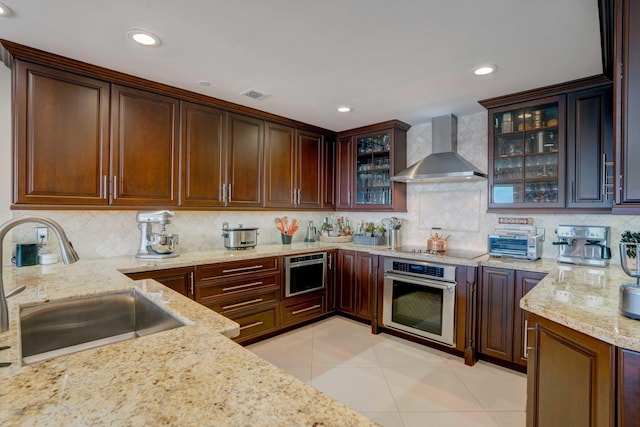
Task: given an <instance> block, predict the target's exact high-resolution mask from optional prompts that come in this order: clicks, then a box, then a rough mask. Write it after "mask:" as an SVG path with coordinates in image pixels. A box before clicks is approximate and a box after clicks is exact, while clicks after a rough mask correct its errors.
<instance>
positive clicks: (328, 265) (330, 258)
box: [327, 254, 333, 270]
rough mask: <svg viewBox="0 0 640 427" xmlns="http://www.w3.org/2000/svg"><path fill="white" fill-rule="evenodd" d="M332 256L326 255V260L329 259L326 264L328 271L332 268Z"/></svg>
mask: <svg viewBox="0 0 640 427" xmlns="http://www.w3.org/2000/svg"><path fill="white" fill-rule="evenodd" d="M332 255H333V254H328V255H327V256H328V258H329V259H328V260H327V261H328V263H327V268H328V269H329V270H331V269H332V268H333V267H331V260H332Z"/></svg>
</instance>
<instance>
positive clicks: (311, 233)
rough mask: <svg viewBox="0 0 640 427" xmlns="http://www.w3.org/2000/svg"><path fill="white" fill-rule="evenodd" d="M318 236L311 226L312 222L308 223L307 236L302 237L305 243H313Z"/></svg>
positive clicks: (314, 228)
mask: <svg viewBox="0 0 640 427" xmlns="http://www.w3.org/2000/svg"><path fill="white" fill-rule="evenodd" d="M317 236H318V230H317V229H316V227H315V226H314V225H313V221H309V225H308V226H307V234H306V236H304V241H305V242H315V241H316V238H317Z"/></svg>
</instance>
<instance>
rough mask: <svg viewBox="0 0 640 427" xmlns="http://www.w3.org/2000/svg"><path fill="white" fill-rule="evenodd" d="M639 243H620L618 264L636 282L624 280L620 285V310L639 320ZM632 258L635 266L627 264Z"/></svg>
mask: <svg viewBox="0 0 640 427" xmlns="http://www.w3.org/2000/svg"><path fill="white" fill-rule="evenodd" d="M638 249H640V243H627V242H621V243H620V265H621V266H622V269H623V270H624V272H625V273H627V275H629V276H631V277H633V278H635V279H636V282H635V283H634V282H624V283H623V284H622V285H620V306H619V308H620V312H621V313H622V314H624V315H625V316H627V317H630V318H632V319H639V320H640V256H639V253H638ZM631 260H633V261H634V262H633V264H635V266H633V265H632V266H629V261H631Z"/></svg>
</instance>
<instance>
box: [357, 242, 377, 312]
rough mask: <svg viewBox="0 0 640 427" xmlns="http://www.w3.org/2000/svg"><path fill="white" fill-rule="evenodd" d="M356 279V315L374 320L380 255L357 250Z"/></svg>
mask: <svg viewBox="0 0 640 427" xmlns="http://www.w3.org/2000/svg"><path fill="white" fill-rule="evenodd" d="M355 279H356V284H355V285H356V286H355V291H356V295H355V300H356V309H355V315H356V316H358V317H361V318H363V319H366V320H372V318H373V310H374V302H375V301H374V299H375V298H374V296H375V295H374V292H375V289H374V288H375V286H376V284H377V282H378V280H377V279H378V255H371V254H368V253H365V252H357V254H356V275H355Z"/></svg>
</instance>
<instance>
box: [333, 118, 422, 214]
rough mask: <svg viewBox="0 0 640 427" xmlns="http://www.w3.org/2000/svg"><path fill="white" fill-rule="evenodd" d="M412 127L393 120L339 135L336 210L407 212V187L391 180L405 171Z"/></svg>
mask: <svg viewBox="0 0 640 427" xmlns="http://www.w3.org/2000/svg"><path fill="white" fill-rule="evenodd" d="M409 127H410V126H409V125H407V124H406V123H402V122H400V121H397V120H393V121H390V122H385V123H379V124H377V125H371V126H366V127H364V128H358V129H353V130H350V131H346V132H341V133H340V134H339V135H338V157H339V158H340V162H339V169H338V170H337V175H338V179H337V180H336V193H337V202H336V205H337V209H341V208H342V209H355V210H362V211H368V210H373V211H401V212H402V211H406V209H407V202H406V184H405V183H400V182H394V181H390V178H391V177H392V176H393V174H394V173H395V172H399V171H401V170H403V169H405V168H406V165H407V130H408V129H409ZM347 151H349V152H347ZM343 156H345V159H347V160H346V161H345V159H342V157H343ZM348 159H350V160H348ZM345 193H346V194H345Z"/></svg>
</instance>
